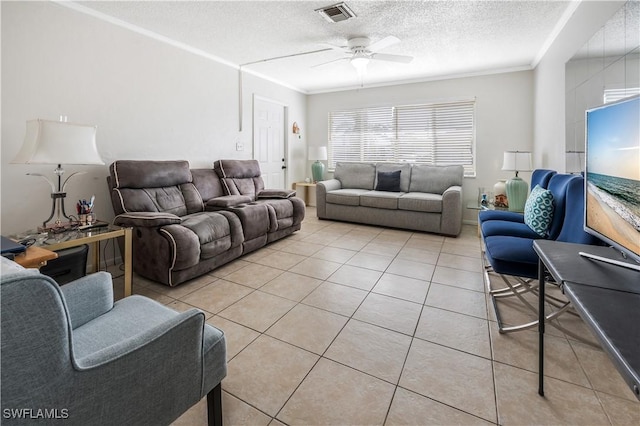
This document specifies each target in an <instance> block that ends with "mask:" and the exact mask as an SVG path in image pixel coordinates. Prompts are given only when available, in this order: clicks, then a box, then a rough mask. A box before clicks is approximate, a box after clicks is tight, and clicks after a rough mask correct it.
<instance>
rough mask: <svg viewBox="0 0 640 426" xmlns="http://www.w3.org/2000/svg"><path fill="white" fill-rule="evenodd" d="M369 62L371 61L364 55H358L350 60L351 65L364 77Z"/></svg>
mask: <svg viewBox="0 0 640 426" xmlns="http://www.w3.org/2000/svg"><path fill="white" fill-rule="evenodd" d="M369 61H370V59H369V58H368V57H367V56H366V55H364V54H363V53H356V54H355V55H354V56H353V58H351V60H350V62H351V65H353V67H354V68H355V69H356V71H357V72H358V75H359V76H363V75H364V74H365V73H366V72H367V66H368V65H369Z"/></svg>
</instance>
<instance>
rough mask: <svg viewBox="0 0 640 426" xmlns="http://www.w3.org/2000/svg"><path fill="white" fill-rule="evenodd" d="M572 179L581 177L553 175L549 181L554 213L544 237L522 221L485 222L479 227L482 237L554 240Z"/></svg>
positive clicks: (560, 225) (560, 226)
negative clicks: (496, 236) (497, 236)
mask: <svg viewBox="0 0 640 426" xmlns="http://www.w3.org/2000/svg"><path fill="white" fill-rule="evenodd" d="M573 179H582V177H581V176H579V175H567V174H555V175H553V176H552V177H551V179H550V180H549V187H548V190H549V191H551V194H553V205H554V213H553V219H552V222H551V225H550V226H549V230H548V232H547V234H546V235H545V236H542V235H539V234H537V233H536V232H535V231H533V230H532V229H531V228H529V226H528V225H527V224H526V223H524V219H523V220H522V221H514V220H487V221H485V222H483V223H482V224H481V225H480V229H481V232H482V235H483V237H491V236H494V235H499V236H512V237H523V238H532V239H541V238H546V239H549V240H555V239H556V238H557V237H558V234H559V233H560V229H561V228H562V223H563V219H564V210H565V205H566V202H565V197H566V193H567V185H568V183H569V182H570V181H571V180H573ZM520 216H522V215H520Z"/></svg>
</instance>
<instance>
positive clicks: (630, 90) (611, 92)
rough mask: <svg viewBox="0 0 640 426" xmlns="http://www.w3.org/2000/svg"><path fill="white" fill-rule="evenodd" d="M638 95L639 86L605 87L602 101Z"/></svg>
mask: <svg viewBox="0 0 640 426" xmlns="http://www.w3.org/2000/svg"><path fill="white" fill-rule="evenodd" d="M634 95H640V87H626V88H622V89H605V90H604V103H605V104H608V103H611V102H615V101H619V100H620V99H624V98H628V97H629V96H634Z"/></svg>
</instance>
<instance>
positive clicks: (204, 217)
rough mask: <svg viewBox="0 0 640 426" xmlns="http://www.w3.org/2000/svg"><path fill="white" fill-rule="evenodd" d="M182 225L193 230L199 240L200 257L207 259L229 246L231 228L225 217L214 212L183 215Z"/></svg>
mask: <svg viewBox="0 0 640 426" xmlns="http://www.w3.org/2000/svg"><path fill="white" fill-rule="evenodd" d="M182 226H184V227H185V228H188V229H190V230H191V231H193V232H194V233H195V234H196V235H197V236H198V240H199V241H200V257H201V258H202V259H208V258H210V257H213V256H215V255H216V254H219V253H222V252H224V251H226V250H229V249H230V248H231V230H230V229H229V222H228V221H227V218H226V217H224V216H223V215H221V214H218V213H215V212H203V213H195V214H191V215H188V216H185V217H184V218H183V220H182Z"/></svg>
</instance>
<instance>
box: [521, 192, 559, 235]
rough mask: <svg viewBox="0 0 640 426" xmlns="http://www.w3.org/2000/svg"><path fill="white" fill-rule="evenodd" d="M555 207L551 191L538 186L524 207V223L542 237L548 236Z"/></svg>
mask: <svg viewBox="0 0 640 426" xmlns="http://www.w3.org/2000/svg"><path fill="white" fill-rule="evenodd" d="M553 207H554V206H553V194H552V193H551V191H549V190H548V189H543V188H542V187H541V186H540V185H536V187H535V188H533V190H531V194H530V195H529V198H527V203H526V204H525V205H524V223H526V224H527V225H528V226H529V228H531V229H532V230H533V231H534V232H535V233H536V234H538V235H540V236H541V237H544V236H546V235H547V231H548V230H549V226H551V221H552V220H553Z"/></svg>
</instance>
